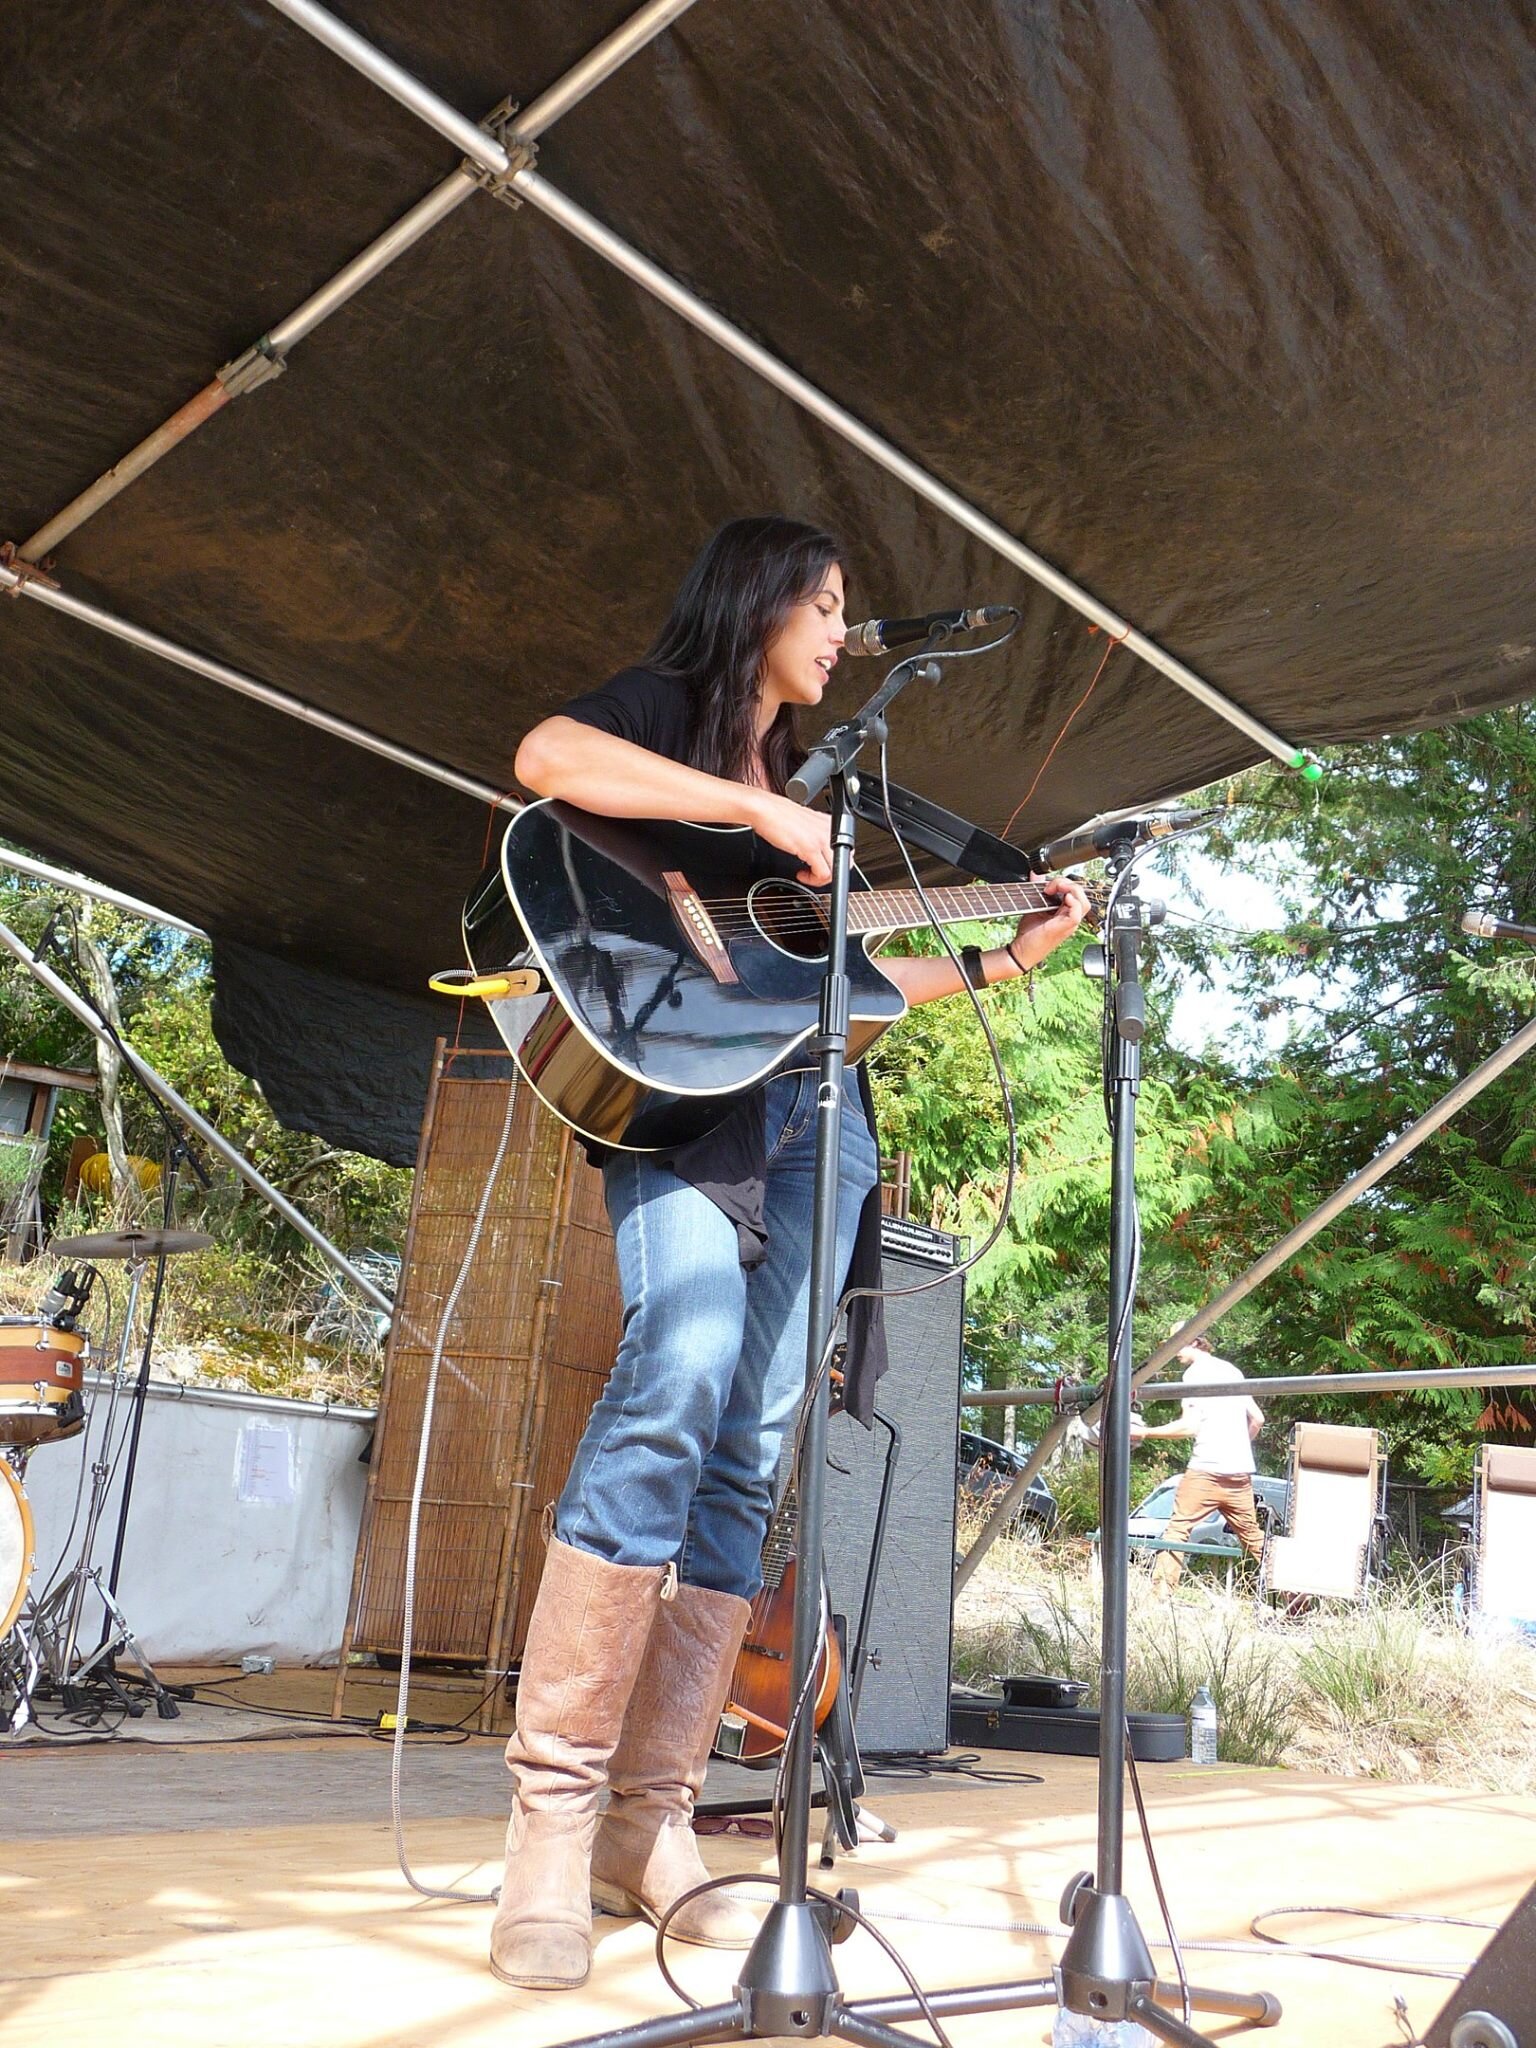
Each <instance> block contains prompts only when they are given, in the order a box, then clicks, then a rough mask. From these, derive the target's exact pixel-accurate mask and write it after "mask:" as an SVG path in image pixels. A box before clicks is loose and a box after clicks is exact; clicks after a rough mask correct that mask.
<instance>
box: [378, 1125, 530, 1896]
mask: <svg viewBox="0 0 1536 2048" xmlns="http://www.w3.org/2000/svg"><path fill="white" fill-rule="evenodd" d="M516 1110H517V1090H516V1088H515V1087H513V1088H508V1090H507V1111H506V1115H505V1116H504V1117H503V1119H502V1125H501V1136H500V1138H499V1139H498V1140H497V1144H496V1153H495V1157H494V1158H493V1159H492V1161H491V1165H490V1171H489V1172H488V1173H487V1175H486V1177H485V1186H484V1187H483V1188H482V1189H481V1191H480V1201H479V1204H478V1206H477V1207H476V1209H475V1220H474V1222H473V1224H472V1225H471V1226H470V1232H469V1241H468V1243H467V1244H466V1245H465V1247H464V1256H463V1258H462V1259H461V1260H460V1261H459V1270H458V1272H457V1273H456V1274H455V1276H454V1282H453V1285H452V1287H451V1288H450V1289H449V1290H448V1299H447V1300H446V1301H445V1302H444V1304H443V1313H442V1315H441V1317H440V1318H439V1321H438V1325H437V1334H436V1337H435V1338H434V1340H433V1344H432V1361H431V1364H430V1365H429V1366H428V1368H427V1386H426V1397H425V1399H424V1401H423V1403H422V1411H421V1432H420V1441H419V1444H418V1448H417V1453H416V1474H415V1477H414V1479H413V1480H412V1482H411V1509H410V1518H409V1521H408V1522H407V1524H406V1537H405V1597H404V1607H403V1612H402V1616H401V1633H400V1686H399V1691H398V1693H397V1695H396V1700H395V1737H394V1744H393V1748H392V1751H391V1756H390V1766H389V1814H390V1821H391V1824H392V1826H393V1828H394V1833H395V1856H396V1859H397V1860H398V1862H399V1865H400V1874H401V1876H402V1877H403V1878H404V1879H405V1881H406V1883H407V1884H408V1885H409V1886H410V1887H411V1890H412V1891H414V1892H419V1893H420V1894H421V1896H422V1897H423V1898H426V1899H453V1900H456V1901H458V1902H459V1903H461V1904H463V1905H474V1906H484V1905H494V1904H495V1902H496V1900H497V1898H498V1897H499V1893H498V1892H495V1891H490V1892H464V1891H454V1890H444V1889H441V1888H440V1887H438V1886H436V1885H429V1884H425V1883H423V1882H422V1880H421V1879H420V1878H418V1877H417V1875H416V1873H415V1872H414V1871H413V1870H412V1868H411V1863H410V1858H409V1857H408V1856H407V1854H406V1849H405V1829H404V1826H403V1824H402V1821H401V1817H400V1770H401V1759H402V1757H403V1755H404V1752H405V1731H406V1708H407V1705H408V1702H409V1698H410V1687H411V1635H412V1630H413V1628H414V1625H415V1618H416V1550H417V1539H418V1536H419V1534H420V1528H421V1502H422V1495H423V1494H424V1493H425V1491H426V1480H427V1458H428V1455H429V1453H430V1451H431V1447H432V1411H433V1406H434V1403H435V1402H436V1399H437V1378H438V1373H439V1372H440V1370H441V1369H442V1363H443V1351H444V1348H445V1347H446V1345H447V1342H448V1328H449V1325H450V1323H451V1322H452V1321H453V1317H454V1312H455V1311H456V1310H457V1308H458V1305H459V1296H460V1295H461V1294H462V1293H463V1291H464V1286H465V1283H466V1281H467V1280H468V1279H469V1273H470V1268H471V1267H472V1266H473V1264H474V1262H475V1254H476V1253H477V1252H478V1251H479V1249H480V1239H481V1237H482V1236H483V1234H484V1231H485V1219H486V1217H487V1215H488V1214H489V1213H490V1207H491V1197H492V1196H493V1195H494V1194H495V1192H496V1183H497V1182H498V1181H499V1180H500V1178H501V1168H502V1162H503V1161H504V1160H505V1158H506V1156H507V1147H508V1145H509V1144H510V1143H511V1139H512V1125H513V1121H514V1117H515V1114H516Z"/></svg>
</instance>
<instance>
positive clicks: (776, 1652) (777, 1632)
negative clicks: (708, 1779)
mask: <svg viewBox="0 0 1536 2048" xmlns="http://www.w3.org/2000/svg"><path fill="white" fill-rule="evenodd" d="M795 1576H796V1560H795V1559H794V1558H790V1559H789V1561H788V1562H787V1563H786V1564H785V1565H784V1567H783V1575H782V1577H781V1578H780V1579H779V1581H778V1583H777V1584H776V1585H765V1586H764V1587H763V1589H762V1591H761V1592H760V1593H759V1594H758V1596H757V1598H756V1599H755V1600H754V1601H753V1602H752V1615H751V1619H750V1620H749V1621H748V1623H747V1632H746V1635H745V1636H744V1637H743V1638H742V1644H741V1649H740V1652H739V1653H738V1655H737V1658H736V1670H735V1673H734V1674H733V1676H732V1679H731V1690H730V1694H729V1697H728V1698H727V1700H726V1703H725V1711H726V1712H727V1713H728V1714H738V1715H740V1717H741V1719H742V1720H743V1721H745V1722H746V1724H747V1732H746V1735H745V1736H744V1738H743V1740H742V1746H741V1755H740V1757H739V1758H737V1759H736V1761H737V1762H739V1763H744V1764H759V1765H761V1764H767V1763H771V1762H772V1761H773V1760H774V1758H776V1757H777V1756H779V1755H781V1754H782V1752H783V1748H784V1738H785V1734H786V1731H787V1727H788V1722H789V1715H790V1708H791V1705H792V1702H791V1699H790V1690H789V1661H790V1660H789V1652H790V1642H791V1638H792V1636H793V1634H794V1622H795ZM842 1673H843V1660H842V1652H841V1651H840V1650H839V1648H838V1643H837V1636H836V1634H835V1633H834V1632H833V1631H832V1630H831V1629H827V1630H825V1631H824V1632H823V1635H822V1643H821V1654H820V1657H819V1659H818V1661H817V1666H816V1704H815V1710H814V1712H815V1725H816V1726H817V1727H818V1728H819V1727H820V1726H821V1724H822V1722H823V1721H825V1720H826V1718H827V1715H828V1714H829V1713H830V1712H831V1711H832V1704H833V1701H834V1700H835V1699H836V1698H837V1688H838V1685H839V1683H840V1682H841V1679H842Z"/></svg>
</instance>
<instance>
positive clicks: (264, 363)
mask: <svg viewBox="0 0 1536 2048" xmlns="http://www.w3.org/2000/svg"><path fill="white" fill-rule="evenodd" d="M287 367H288V364H287V361H286V359H285V358H284V357H283V356H281V355H279V354H278V352H277V350H276V349H275V348H274V347H273V346H272V344H271V342H270V341H269V340H268V339H267V337H266V335H263V336H262V337H261V339H260V341H253V342H252V343H251V345H250V347H249V348H248V349H246V350H245V352H244V353H243V354H242V355H238V356H236V357H235V358H234V360H233V361H232V362H228V363H226V364H225V365H224V367H223V369H221V370H215V372H214V375H215V377H217V379H218V381H219V382H220V383H221V384H222V385H223V386H224V389H225V391H226V392H228V394H229V396H230V397H231V398H244V396H245V395H246V393H247V392H248V391H255V390H258V389H259V388H260V387H261V386H262V385H263V384H267V383H270V382H271V380H272V378H274V377H281V375H282V374H283V372H284V370H286V369H287Z"/></svg>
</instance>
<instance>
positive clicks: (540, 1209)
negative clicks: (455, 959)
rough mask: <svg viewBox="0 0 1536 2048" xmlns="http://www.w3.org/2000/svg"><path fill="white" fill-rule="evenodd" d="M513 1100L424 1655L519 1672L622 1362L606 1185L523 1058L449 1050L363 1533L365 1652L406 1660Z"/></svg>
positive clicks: (420, 1643) (436, 1542)
mask: <svg viewBox="0 0 1536 2048" xmlns="http://www.w3.org/2000/svg"><path fill="white" fill-rule="evenodd" d="M509 1102H510V1111H511V1117H512V1126H511V1134H510V1138H509V1142H508V1144H507V1148H506V1152H505V1155H504V1157H503V1160H502V1164H501V1167H500V1169H499V1171H498V1172H497V1174H496V1180H495V1186H494V1189H493V1191H492V1195H491V1199H490V1203H489V1206H488V1209H487V1211H486V1219H485V1224H484V1229H483V1235H482V1238H481V1242H480V1246H479V1249H478V1252H477V1253H476V1256H475V1258H474V1260H473V1261H472V1263H471V1266H470V1269H469V1273H468V1276H467V1278H466V1281H465V1284H464V1287H463V1290H462V1292H461V1294H460V1297H459V1301H458V1305H457V1307H456V1309H455V1312H454V1315H453V1318H452V1320H451V1323H450V1325H449V1329H448V1333H447V1341H446V1343H445V1344H444V1347H443V1357H442V1363H441V1365H440V1367H439V1370H438V1377H437V1392H436V1396H435V1401H434V1408H433V1421H432V1441H431V1447H430V1451H429V1454H428V1461H427V1471H426V1483H425V1487H424V1490H423V1496H422V1510H421V1524H420V1538H419V1541H418V1544H417V1558H416V1597H415V1611H414V1625H413V1630H412V1651H413V1655H420V1656H423V1657H442V1658H453V1659H462V1660H464V1661H465V1662H466V1663H471V1664H474V1665H478V1666H482V1667H484V1668H486V1669H489V1670H492V1671H499V1670H505V1669H506V1668H507V1666H508V1665H509V1664H510V1663H511V1662H512V1661H513V1659H514V1658H515V1657H516V1655H517V1652H518V1650H519V1649H520V1647H521V1643H522V1637H523V1632H524V1629H525V1627H526V1622H527V1614H528V1610H529V1608H530V1606H531V1604H532V1599H533V1593H534V1590H535V1587H536V1582H537V1570H538V1565H537V1560H538V1557H539V1554H540V1548H541V1546H540V1544H539V1517H540V1511H541V1509H542V1508H543V1505H544V1503H545V1502H546V1501H547V1500H550V1499H553V1498H554V1496H555V1495H556V1494H557V1493H558V1492H559V1490H560V1486H561V1483H562V1482H563V1480H564V1477H565V1473H566V1469H567V1468H568V1466H569V1464H570V1460H571V1455H572V1452H573V1451H574V1449H575V1447H576V1443H577V1440H578V1438H579V1437H580V1434H581V1430H582V1427H583V1425H584V1424H585V1421H586V1417H587V1413H588V1411H589V1410H590V1408H591V1405H592V1403H593V1401H594V1400H595V1399H596V1397H597V1394H598V1392H599V1390H600V1389H601V1386H602V1383H603V1379H604V1378H605V1377H606V1374H607V1371H608V1368H609V1366H610V1365H611V1364H612V1362H613V1355H614V1349H615V1347H616V1345H617V1341H618V1325H619V1305H618V1294H617V1284H616V1280H615V1276H614V1272H613V1250H612V1241H611V1239H610V1237H609V1234H608V1225H607V1218H606V1216H605V1214H604V1211H603V1202H602V1183H601V1179H600V1177H599V1175H598V1174H597V1173H595V1172H594V1171H593V1170H592V1169H591V1168H590V1167H589V1166H588V1165H587V1164H586V1161H585V1158H584V1157H583V1154H582V1152H581V1149H580V1147H579V1145H577V1144H576V1143H575V1142H574V1141H573V1140H572V1138H571V1136H570V1133H569V1132H568V1131H566V1129H565V1128H564V1126H563V1125H561V1124H560V1123H559V1122H558V1121H557V1120H556V1119H555V1118H554V1117H552V1116H551V1115H549V1113H548V1112H547V1111H546V1110H545V1109H544V1108H543V1107H542V1106H541V1105H540V1103H539V1101H538V1099H537V1097H536V1096H535V1095H534V1093H533V1091H532V1090H531V1089H530V1088H528V1087H527V1086H526V1084H524V1083H523V1082H521V1081H520V1080H519V1079H518V1078H517V1077H516V1070H515V1068H514V1067H513V1066H512V1063H511V1060H510V1059H509V1058H507V1057H505V1056H503V1055H500V1054H491V1053H483V1052H475V1053H445V1052H444V1050H443V1048H442V1047H441V1046H440V1047H439V1048H438V1056H437V1060H436V1062H435V1064H434V1069H433V1077H432V1086H431V1089H430V1092H429V1096H428V1104H427V1114H426V1119H425V1122H424V1124H423V1130H422V1143H421V1150H420V1153H419V1155H418V1160H417V1171H416V1186H415V1193H414V1198H413V1202H412V1208H411V1219H410V1226H409V1230H408V1232H407V1236H406V1246H405V1258H404V1262H403V1268H402V1272H401V1284H400V1295H399V1300H398V1302H397V1305H396V1314H395V1323H394V1330H393V1333H392V1335H391V1338H390V1344H389V1350H388V1354H387V1356H386V1360H385V1368H384V1384H383V1388H382V1391H381V1394H380V1400H379V1423H378V1430H377V1434H376V1436H375V1440H374V1447H373V1457H372V1463H371V1466H370V1471H369V1478H368V1496H367V1503H366V1506H365V1509H364V1515H363V1525H362V1529H361V1531H360V1534H359V1539H358V1555H357V1565H356V1569H355V1572H354V1577H353V1591H352V1602H351V1612H350V1615H349V1619H348V1627H347V1634H346V1637H345V1638H344V1642H343V1657H342V1670H341V1672H340V1673H339V1674H338V1683H337V1695H338V1700H339V1696H340V1691H341V1679H342V1677H343V1676H344V1674H345V1669H346V1662H347V1654H346V1653H347V1652H349V1651H353V1650H373V1651H375V1652H384V1653H385V1654H396V1655H398V1653H399V1650H400V1647H401V1641H402V1635H403V1626H404V1592H405V1588H404V1573H405V1550H406V1537H407V1530H408V1523H409V1515H410V1498H411V1491H412V1487H413V1484H414V1480H415V1474H416V1464H417V1459H418V1457H419V1455H420V1438H421V1420H422V1411H423V1406H424V1403H425V1398H426V1389H427V1380H428V1374H429V1370H430V1367H431V1362H432V1352H433V1347H434V1343H435V1340H436V1336H437V1331H438V1326H439V1324H440V1323H441V1321H442V1316H443V1311H444V1307H445V1305H446V1303H447V1299H448V1296H449V1294H450V1292H451V1290H452V1287H453V1284H454V1281H455V1279H456V1278H457V1276H458V1273H459V1268H460V1265H461V1263H462V1261H463V1257H464V1252H465V1248H466V1246H467V1244H468V1242H469V1236H470V1231H471V1228H472V1226H473V1222H474V1217H475V1212H476V1209H477V1207H478V1204H479V1202H480V1199H481V1197H482V1195H483V1193H484V1190H485V1184H486V1180H487V1177H488V1175H489V1174H490V1172H491V1168H492V1164H493V1162H494V1160H495V1156H496V1149H497V1146H498V1143H499V1142H500V1139H501V1134H502V1130H503V1127H504V1121H505V1118H506V1116H507V1114H508V1109H509Z"/></svg>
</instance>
